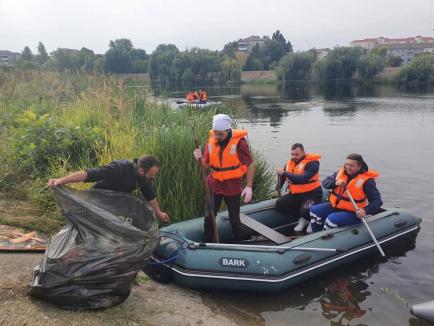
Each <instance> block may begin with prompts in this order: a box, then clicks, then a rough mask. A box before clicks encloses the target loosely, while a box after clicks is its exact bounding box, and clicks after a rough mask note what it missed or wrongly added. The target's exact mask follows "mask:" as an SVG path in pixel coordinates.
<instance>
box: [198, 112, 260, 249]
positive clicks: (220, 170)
mask: <svg viewBox="0 0 434 326" xmlns="http://www.w3.org/2000/svg"><path fill="white" fill-rule="evenodd" d="M212 127H213V129H211V130H210V132H209V138H208V143H207V146H206V147H205V151H204V153H203V155H202V151H201V149H200V148H196V149H195V151H194V157H195V159H196V160H198V161H199V162H200V164H201V165H202V166H205V167H210V168H211V173H210V175H209V176H208V184H209V187H210V190H211V192H212V195H211V206H212V210H213V211H214V213H215V214H216V215H217V212H218V210H219V208H220V205H221V203H222V200H224V201H225V203H226V206H227V208H228V212H229V221H230V223H231V226H232V235H233V239H232V240H233V242H238V241H239V240H240V230H241V222H240V198H241V196H244V202H245V203H248V202H250V201H251V200H252V194H253V192H252V184H253V175H254V172H255V170H254V164H253V159H252V156H251V155H250V151H249V146H248V144H247V141H246V139H245V137H246V136H247V131H245V130H239V129H232V119H231V118H230V117H229V116H228V115H226V114H217V115H215V116H214V117H213V123H212ZM245 174H247V182H246V187H245V188H244V190H242V184H243V180H242V179H243V177H244V175H245ZM213 231H214V230H213V226H212V220H211V212H207V213H206V215H205V221H204V236H203V237H204V239H203V240H204V241H205V242H212V241H213V234H214V232H213Z"/></svg>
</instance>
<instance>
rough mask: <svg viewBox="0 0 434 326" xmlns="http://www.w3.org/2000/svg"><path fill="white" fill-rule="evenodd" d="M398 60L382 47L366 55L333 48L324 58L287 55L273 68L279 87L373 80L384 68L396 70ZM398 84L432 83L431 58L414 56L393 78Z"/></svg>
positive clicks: (312, 52)
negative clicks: (316, 82)
mask: <svg viewBox="0 0 434 326" xmlns="http://www.w3.org/2000/svg"><path fill="white" fill-rule="evenodd" d="M401 64H402V58H401V57H398V56H393V55H390V54H388V52H387V49H386V48H384V47H377V48H374V49H372V50H371V51H368V50H367V49H364V48H361V47H336V48H334V49H332V50H330V52H329V53H328V54H327V56H325V57H324V58H318V57H317V52H316V51H315V50H314V49H313V50H309V51H305V52H297V53H289V54H287V55H285V56H284V57H282V59H281V60H280V61H279V63H278V65H277V66H276V67H275V71H276V75H277V79H278V81H279V83H280V84H281V85H283V86H286V85H287V84H288V83H289V82H291V81H300V80H348V79H354V78H357V79H362V80H369V79H373V78H374V77H375V76H376V75H377V74H379V73H380V72H382V71H383V70H384V69H385V67H398V66H400V65H401ZM393 80H394V81H397V82H399V83H408V82H416V81H417V82H419V83H426V82H431V81H434V56H433V55H432V54H430V53H427V54H419V55H417V56H416V57H415V58H414V59H413V60H412V61H411V62H410V63H409V64H407V65H406V66H404V67H403V68H401V69H400V71H399V73H398V74H397V75H396V76H394V78H393Z"/></svg>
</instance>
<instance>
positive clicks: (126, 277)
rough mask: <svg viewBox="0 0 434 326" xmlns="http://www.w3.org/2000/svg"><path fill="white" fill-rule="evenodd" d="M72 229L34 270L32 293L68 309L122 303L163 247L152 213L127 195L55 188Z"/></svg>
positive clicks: (59, 235) (56, 240) (55, 239)
mask: <svg viewBox="0 0 434 326" xmlns="http://www.w3.org/2000/svg"><path fill="white" fill-rule="evenodd" d="M54 194H55V198H56V201H57V204H58V206H59V207H60V211H61V213H62V214H63V215H64V216H65V217H66V218H67V220H68V223H67V224H66V225H65V226H64V227H63V228H62V229H61V230H60V232H59V233H57V234H56V235H55V236H54V237H53V238H52V239H51V241H50V243H49V245H48V248H47V250H46V252H45V255H44V258H43V260H42V262H41V263H40V264H39V265H37V266H36V267H35V269H34V270H33V275H32V283H31V284H30V289H29V293H30V295H32V296H34V297H38V298H41V299H44V300H47V301H49V302H51V303H53V304H55V305H57V306H60V307H62V308H66V309H103V308H108V307H111V306H114V305H116V304H119V303H121V302H123V301H124V300H125V299H126V298H127V297H128V296H129V294H130V291H131V287H132V283H133V282H134V280H135V278H136V275H137V273H138V272H139V271H140V270H142V269H143V267H144V265H145V263H146V260H147V259H148V258H149V257H150V255H151V253H152V251H153V250H154V248H155V247H156V246H157V244H158V242H159V230H158V225H157V223H156V220H155V214H154V211H153V210H152V208H151V207H150V206H149V205H148V204H146V203H145V202H143V201H142V200H140V199H138V198H136V197H134V196H131V195H129V194H124V193H119V192H114V191H109V190H97V189H92V190H86V191H79V190H72V189H69V188H63V187H57V188H55V190H54Z"/></svg>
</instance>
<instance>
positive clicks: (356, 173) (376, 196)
mask: <svg viewBox="0 0 434 326" xmlns="http://www.w3.org/2000/svg"><path fill="white" fill-rule="evenodd" d="M378 176H379V174H378V172H376V171H373V170H369V169H368V165H367V164H366V163H365V161H364V160H363V157H362V155H360V154H354V153H352V154H349V155H348V156H347V159H346V161H345V165H344V167H342V168H340V169H339V171H337V172H335V173H334V174H332V175H331V176H329V177H327V178H326V179H325V180H324V181H323V183H322V185H323V187H324V188H326V189H330V190H331V193H330V198H329V202H328V203H322V204H318V205H315V206H312V207H311V209H310V216H311V225H312V229H313V231H314V232H315V231H320V230H322V229H323V226H324V229H330V228H335V227H340V226H346V225H353V224H358V223H360V220H361V219H362V218H365V216H366V215H373V214H376V213H377V212H378V210H379V208H380V207H381V205H383V201H382V200H381V195H380V192H379V191H378V189H377V186H376V183H375V178H377V177H378ZM346 190H348V191H349V193H350V194H351V196H352V197H353V199H354V201H355V203H356V205H357V207H358V208H357V209H356V208H355V207H354V206H353V204H352V202H351V200H350V198H349V197H348V196H347V194H346Z"/></svg>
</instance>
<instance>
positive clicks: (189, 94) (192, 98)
mask: <svg viewBox="0 0 434 326" xmlns="http://www.w3.org/2000/svg"><path fill="white" fill-rule="evenodd" d="M187 101H188V103H193V101H194V95H193V93H192V92H190V93H188V94H187Z"/></svg>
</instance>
